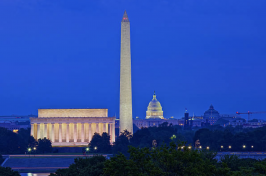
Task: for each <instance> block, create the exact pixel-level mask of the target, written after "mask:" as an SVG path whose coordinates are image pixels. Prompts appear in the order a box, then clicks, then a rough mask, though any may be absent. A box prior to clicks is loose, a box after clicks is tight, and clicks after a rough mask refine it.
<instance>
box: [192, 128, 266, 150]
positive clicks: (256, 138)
mask: <svg viewBox="0 0 266 176" xmlns="http://www.w3.org/2000/svg"><path fill="white" fill-rule="evenodd" d="M196 140H199V141H200V145H202V147H203V148H206V147H207V146H209V147H210V149H211V150H214V151H265V150H266V127H261V128H255V129H251V128H249V129H245V128H242V127H241V126H239V127H236V128H233V127H231V126H227V127H225V128H223V127H219V126H212V127H210V128H209V129H206V128H204V129H199V130H197V131H196V132H195V135H194V138H193V141H196Z"/></svg>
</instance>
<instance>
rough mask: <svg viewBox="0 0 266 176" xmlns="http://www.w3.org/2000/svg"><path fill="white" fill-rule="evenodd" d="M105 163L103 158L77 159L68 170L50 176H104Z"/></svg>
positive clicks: (61, 170) (58, 171) (60, 170)
mask: <svg viewBox="0 0 266 176" xmlns="http://www.w3.org/2000/svg"><path fill="white" fill-rule="evenodd" d="M105 161H106V159H105V157H103V156H93V157H91V158H76V159H75V161H74V164H71V165H70V166H69V168H68V169H59V170H57V171H56V172H55V173H54V174H50V176H77V175H79V176H88V175H89V176H102V175H103V168H104V162H105Z"/></svg>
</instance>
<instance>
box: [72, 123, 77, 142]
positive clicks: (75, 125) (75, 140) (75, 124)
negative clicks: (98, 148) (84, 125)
mask: <svg viewBox="0 0 266 176" xmlns="http://www.w3.org/2000/svg"><path fill="white" fill-rule="evenodd" d="M73 134H74V142H77V123H74V133H73Z"/></svg>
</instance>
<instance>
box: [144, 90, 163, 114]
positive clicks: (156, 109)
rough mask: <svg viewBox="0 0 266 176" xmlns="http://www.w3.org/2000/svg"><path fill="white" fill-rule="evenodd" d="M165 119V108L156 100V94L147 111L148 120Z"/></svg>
mask: <svg viewBox="0 0 266 176" xmlns="http://www.w3.org/2000/svg"><path fill="white" fill-rule="evenodd" d="M158 118H159V119H164V117H163V108H162V106H161V103H160V102H159V101H158V100H157V99H156V94H155V92H154V94H153V99H152V100H151V101H150V103H149V106H148V108H147V111H146V119H158Z"/></svg>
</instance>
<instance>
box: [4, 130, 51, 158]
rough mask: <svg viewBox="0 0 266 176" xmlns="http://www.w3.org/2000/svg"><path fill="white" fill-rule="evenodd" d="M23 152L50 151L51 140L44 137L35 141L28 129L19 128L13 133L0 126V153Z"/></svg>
mask: <svg viewBox="0 0 266 176" xmlns="http://www.w3.org/2000/svg"><path fill="white" fill-rule="evenodd" d="M28 149H30V151H28ZM34 149H36V150H34ZM25 152H26V153H28V152H30V153H46V152H52V145H51V141H50V140H48V139H46V138H44V139H39V140H38V141H36V140H35V139H34V138H33V137H32V136H31V135H30V129H20V130H19V131H18V133H13V132H12V131H10V130H7V129H6V128H1V127H0V154H24V153H25Z"/></svg>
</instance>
